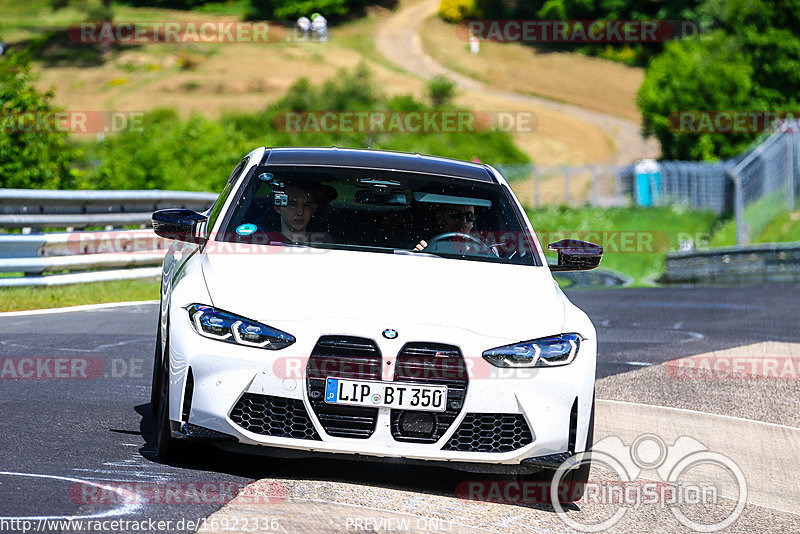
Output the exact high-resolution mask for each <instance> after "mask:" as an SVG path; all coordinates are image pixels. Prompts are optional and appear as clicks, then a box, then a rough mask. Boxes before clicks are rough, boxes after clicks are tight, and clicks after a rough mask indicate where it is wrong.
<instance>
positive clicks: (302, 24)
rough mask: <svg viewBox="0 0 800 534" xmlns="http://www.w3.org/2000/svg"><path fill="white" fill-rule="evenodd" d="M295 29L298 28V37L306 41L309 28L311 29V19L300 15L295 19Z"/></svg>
mask: <svg viewBox="0 0 800 534" xmlns="http://www.w3.org/2000/svg"><path fill="white" fill-rule="evenodd" d="M297 29H298V30H300V39H301V40H303V41H308V34H309V30H310V29H311V20H309V18H308V17H300V18H299V19H297Z"/></svg>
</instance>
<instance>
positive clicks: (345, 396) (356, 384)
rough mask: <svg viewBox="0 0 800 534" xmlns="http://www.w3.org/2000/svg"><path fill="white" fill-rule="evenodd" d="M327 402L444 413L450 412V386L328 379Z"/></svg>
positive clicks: (326, 387) (326, 386) (326, 388)
mask: <svg viewBox="0 0 800 534" xmlns="http://www.w3.org/2000/svg"><path fill="white" fill-rule="evenodd" d="M325 402H327V403H329V404H351V405H355V406H373V407H376V408H397V409H401V410H420V411H426V412H443V411H445V409H446V408H447V386H421V385H419V384H406V383H402V382H379V381H371V380H345V379H343V378H328V379H327V380H326V382H325Z"/></svg>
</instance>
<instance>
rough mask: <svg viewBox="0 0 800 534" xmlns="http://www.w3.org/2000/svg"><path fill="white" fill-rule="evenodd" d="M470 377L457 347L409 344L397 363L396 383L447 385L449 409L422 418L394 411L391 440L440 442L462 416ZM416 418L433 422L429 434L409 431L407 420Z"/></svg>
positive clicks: (435, 344)
mask: <svg viewBox="0 0 800 534" xmlns="http://www.w3.org/2000/svg"><path fill="white" fill-rule="evenodd" d="M468 375H469V373H468V372H467V366H466V364H465V363H464V358H463V357H462V356H461V351H460V350H459V349H458V347H456V346H453V345H444V344H441V343H426V342H413V343H407V344H406V345H405V346H404V347H403V349H402V350H401V351H400V354H398V356H397V361H396V362H395V373H394V379H395V381H397V382H410V383H416V384H425V385H433V384H437V385H446V386H447V404H446V406H447V409H446V410H445V411H444V412H424V413H423V414H420V413H419V412H413V411H411V410H392V411H391V417H390V423H391V430H392V437H393V438H394V439H395V440H397V441H405V442H412V443H435V442H437V441H439V440H440V439H441V437H442V436H443V435H444V434H445V432H447V429H448V428H450V425H452V424H453V421H455V419H456V417H457V416H458V414H459V413H460V412H461V407H462V406H463V405H464V398H465V397H466V394H467V383H468ZM415 414H417V415H418V416H419V417H425V418H426V419H428V420H429V421H430V422H431V424H430V425H429V428H430V430H429V431H424V432H423V431H417V430H415V429H414V426H413V425H412V426H410V428H407V427H406V424H405V422H404V419H405V418H406V417H409V416H414V415H415Z"/></svg>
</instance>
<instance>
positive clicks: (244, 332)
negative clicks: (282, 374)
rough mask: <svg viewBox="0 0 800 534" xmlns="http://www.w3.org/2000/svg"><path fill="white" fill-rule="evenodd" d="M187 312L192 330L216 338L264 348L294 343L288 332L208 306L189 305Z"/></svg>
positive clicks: (277, 347)
mask: <svg viewBox="0 0 800 534" xmlns="http://www.w3.org/2000/svg"><path fill="white" fill-rule="evenodd" d="M186 311H188V312H189V320H190V322H191V323H192V326H193V327H194V330H195V332H197V333H198V334H200V335H201V336H204V337H208V338H211V339H216V340H218V341H225V342H226V343H233V344H236V345H245V346H247V347H258V348H261V349H267V350H278V349H282V348H285V347H288V346H289V345H291V344H292V343H294V342H295V339H294V336H292V335H291V334H287V333H286V332H282V331H280V330H278V329H276V328H272V327H271V326H267V325H265V324H261V323H258V322H256V321H251V320H250V319H245V318H244V317H239V316H237V315H233V314H232V313H227V312H223V311H219V310H215V309H214V308H212V307H211V306H203V305H202V304H192V305H191V306H187V307H186Z"/></svg>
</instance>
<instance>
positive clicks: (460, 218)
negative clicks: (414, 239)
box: [414, 204, 475, 251]
mask: <svg viewBox="0 0 800 534" xmlns="http://www.w3.org/2000/svg"><path fill="white" fill-rule="evenodd" d="M433 220H434V224H435V225H436V230H435V232H436V233H435V234H434V235H440V234H447V233H451V232H458V233H461V234H469V233H470V232H472V227H473V226H474V224H475V206H468V205H463V204H447V205H441V206H439V207H438V208H437V209H436V211H435V212H434V215H433ZM427 246H428V243H427V241H425V240H424V239H421V240H420V242H419V243H417V246H415V247H414V250H417V251H419V250H424V249H425V247H427Z"/></svg>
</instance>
